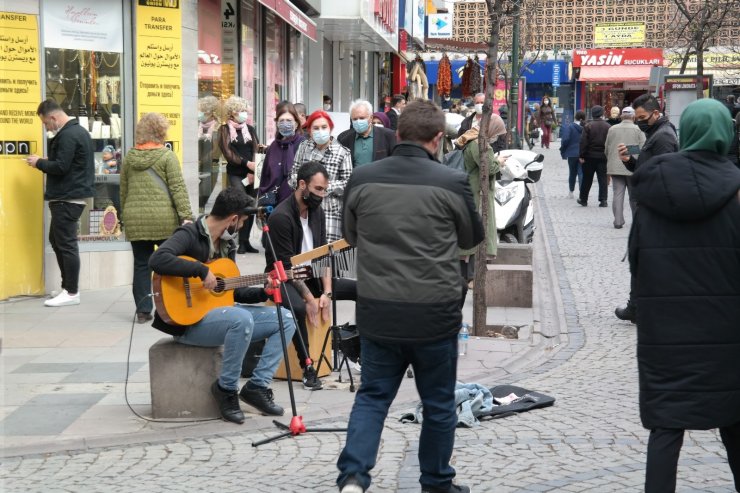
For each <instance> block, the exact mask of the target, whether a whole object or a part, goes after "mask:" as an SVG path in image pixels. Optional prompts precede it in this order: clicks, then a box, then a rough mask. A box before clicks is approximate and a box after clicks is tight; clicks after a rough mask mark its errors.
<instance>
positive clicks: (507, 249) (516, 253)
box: [486, 243, 532, 265]
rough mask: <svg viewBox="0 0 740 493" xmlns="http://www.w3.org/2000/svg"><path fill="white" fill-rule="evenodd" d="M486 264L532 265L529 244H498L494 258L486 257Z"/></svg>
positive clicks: (530, 245) (530, 246)
mask: <svg viewBox="0 0 740 493" xmlns="http://www.w3.org/2000/svg"><path fill="white" fill-rule="evenodd" d="M486 263H488V264H504V265H532V244H531V243H499V244H498V249H497V252H496V258H492V257H488V259H487V262H486Z"/></svg>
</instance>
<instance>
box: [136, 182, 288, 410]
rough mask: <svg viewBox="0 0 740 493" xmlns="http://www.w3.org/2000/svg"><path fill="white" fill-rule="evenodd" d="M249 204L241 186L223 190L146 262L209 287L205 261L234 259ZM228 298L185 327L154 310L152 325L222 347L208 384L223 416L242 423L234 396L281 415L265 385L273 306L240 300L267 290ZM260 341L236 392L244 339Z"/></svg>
mask: <svg viewBox="0 0 740 493" xmlns="http://www.w3.org/2000/svg"><path fill="white" fill-rule="evenodd" d="M250 201H251V202H250ZM253 205H254V199H251V198H250V197H248V196H247V194H246V193H245V192H244V191H243V190H242V189H241V188H239V187H231V188H226V189H224V190H223V191H221V193H219V194H218V196H217V197H216V201H215V203H214V204H213V209H212V210H211V214H210V215H203V216H201V217H199V218H198V219H197V220H196V221H195V222H194V223H190V224H185V225H184V226H181V227H179V228H178V229H177V230H175V232H174V233H173V235H172V236H171V237H170V238H169V239H168V240H167V241H165V242H164V243H162V245H160V247H159V248H158V249H157V251H156V252H154V254H153V255H152V256H151V258H150V260H149V266H150V267H151V268H152V270H153V271H154V272H156V273H157V274H161V275H168V276H178V277H200V278H201V279H202V280H203V285H204V286H205V287H206V288H207V289H213V288H214V287H216V277H215V275H214V274H213V272H211V271H210V270H209V269H208V265H206V262H208V261H211V260H214V259H217V258H229V259H231V260H234V257H235V253H236V248H237V245H236V239H237V238H238V237H239V229H240V228H241V227H242V225H243V224H244V221H246V219H247V218H248V217H249V215H248V214H245V209H246V208H247V207H249V206H253ZM180 255H186V256H188V257H193V258H194V259H196V260H195V261H191V260H185V259H182V258H179V256H180ZM234 300H235V301H236V303H237V304H236V305H235V306H227V307H219V308H214V309H212V310H211V311H209V312H208V313H207V314H206V316H205V317H203V319H202V320H201V321H200V322H198V323H195V324H193V325H190V326H179V325H171V324H168V323H166V322H165V321H164V320H162V318H161V317H160V315H159V314H158V313H157V314H155V317H154V322H153V323H152V325H153V327H154V328H155V329H159V330H161V331H162V332H165V333H167V334H170V335H172V336H174V337H175V340H176V341H177V342H179V343H182V344H189V345H192V346H203V347H215V346H220V345H223V346H224V356H223V366H222V368H221V375H220V376H219V378H218V380H216V381H215V382H213V385H212V386H211V392H212V393H213V397H214V398H215V399H216V401H217V402H218V407H219V409H220V411H221V416H222V417H223V419H225V420H227V421H232V422H234V423H239V424H241V423H243V422H244V413H243V412H242V410H241V408H240V407H239V399H241V400H243V401H244V402H246V403H247V404H249V405H251V406H254V407H255V408H257V409H258V410H259V411H261V412H262V413H263V414H266V415H271V416H282V415H283V412H284V411H283V408H282V407H280V406H279V405H277V404H275V401H274V400H273V395H272V390H271V389H270V383H271V382H272V377H273V375H274V374H275V370H276V369H277V367H278V365H279V364H280V361H281V360H282V358H283V347H282V343H281V341H280V327H279V324H278V318H277V310H276V309H275V307H267V306H245V305H242V304H241V303H259V302H263V301H266V300H267V294H266V293H265V290H264V289H262V288H239V289H236V290H235V291H234ZM282 310H283V312H282V313H283V324H284V327H285V339H286V340H290V338H291V337H293V333H294V332H295V323H294V321H293V317H292V315H291V314H290V312H289V311H288V310H285V309H284V308H283V309H282ZM264 339H267V341H266V342H265V347H264V349H263V351H262V356H261V357H260V361H259V363H258V364H257V367H256V368H255V369H254V372H253V373H252V377H251V378H250V379H249V381H248V382H247V383H246V384H245V385H244V386H243V387H242V389H241V392H238V394H237V391H238V390H239V386H238V385H239V375H240V373H241V369H242V361H243V360H244V355H245V353H246V352H247V348H248V347H249V343H250V341H251V340H255V341H261V340H264Z"/></svg>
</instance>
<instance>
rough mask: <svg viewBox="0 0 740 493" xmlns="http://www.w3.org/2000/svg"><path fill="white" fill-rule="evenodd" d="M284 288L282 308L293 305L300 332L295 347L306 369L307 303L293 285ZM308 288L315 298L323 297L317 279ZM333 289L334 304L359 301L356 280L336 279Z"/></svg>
mask: <svg viewBox="0 0 740 493" xmlns="http://www.w3.org/2000/svg"><path fill="white" fill-rule="evenodd" d="M282 286H284V287H285V291H283V303H282V306H284V307H285V308H288V309H290V305H292V306H293V311H294V312H295V317H296V318H295V319H296V322H297V325H298V330H296V332H295V334H293V345H294V346H295V350H296V352H297V353H298V361H299V362H300V364H301V368H305V367H306V358H308V353H307V352H306V351H309V349H308V327H307V326H306V303H305V302H304V301H303V298H302V297H301V295H300V293H299V292H298V290H297V289H296V288H295V286H293V284H292V283H289V282H286V283H284V284H282ZM306 286H308V288H309V289H310V290H311V293H312V294H313V295H314V296H315V297H317V298H318V297H319V296H320V295H321V292H322V289H321V283H320V282H319V281H318V280H317V279H311V280H309V281H306ZM332 289H333V292H332V298H333V299H332V302H336V301H338V300H351V301H356V300H357V281H355V280H354V279H334V286H333V287H332ZM285 292H287V294H288V296H287V297H286V296H284V295H285ZM288 300H290V303H288ZM334 323H337V321H336V320H334ZM299 333H300V337H301V338H303V343H304V344H305V345H306V351H303V347H302V345H301V342H300V339H299Z"/></svg>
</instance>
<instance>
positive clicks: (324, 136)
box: [311, 128, 331, 146]
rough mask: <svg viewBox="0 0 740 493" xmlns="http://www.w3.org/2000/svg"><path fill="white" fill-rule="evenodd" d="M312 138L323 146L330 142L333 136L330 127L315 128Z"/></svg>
mask: <svg viewBox="0 0 740 493" xmlns="http://www.w3.org/2000/svg"><path fill="white" fill-rule="evenodd" d="M311 138H312V139H313V141H314V142H316V143H317V144H318V145H320V146H321V145H324V144H326V143H327V142H329V139H330V138H331V132H330V131H329V129H328V128H327V129H326V130H314V131H313V132H311Z"/></svg>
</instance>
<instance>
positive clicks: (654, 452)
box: [645, 422, 740, 493]
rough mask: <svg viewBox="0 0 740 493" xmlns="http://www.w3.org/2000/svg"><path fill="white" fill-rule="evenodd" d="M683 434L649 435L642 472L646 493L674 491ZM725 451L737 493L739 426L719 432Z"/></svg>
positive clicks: (669, 431) (739, 480)
mask: <svg viewBox="0 0 740 493" xmlns="http://www.w3.org/2000/svg"><path fill="white" fill-rule="evenodd" d="M683 434H684V430H679V429H672V428H656V429H654V430H651V431H650V439H649V440H648V450H647V467H646V470H645V493H673V492H675V491H676V471H677V468H678V456H679V455H680V453H681V446H682V445H683ZM719 434H720V437H721V438H722V443H723V444H724V446H725V449H727V461H728V462H729V463H730V470H731V471H732V475H733V477H734V478H735V490H736V491H739V492H740V422H738V423H735V424H734V425H732V426H728V427H725V428H720V429H719Z"/></svg>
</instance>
